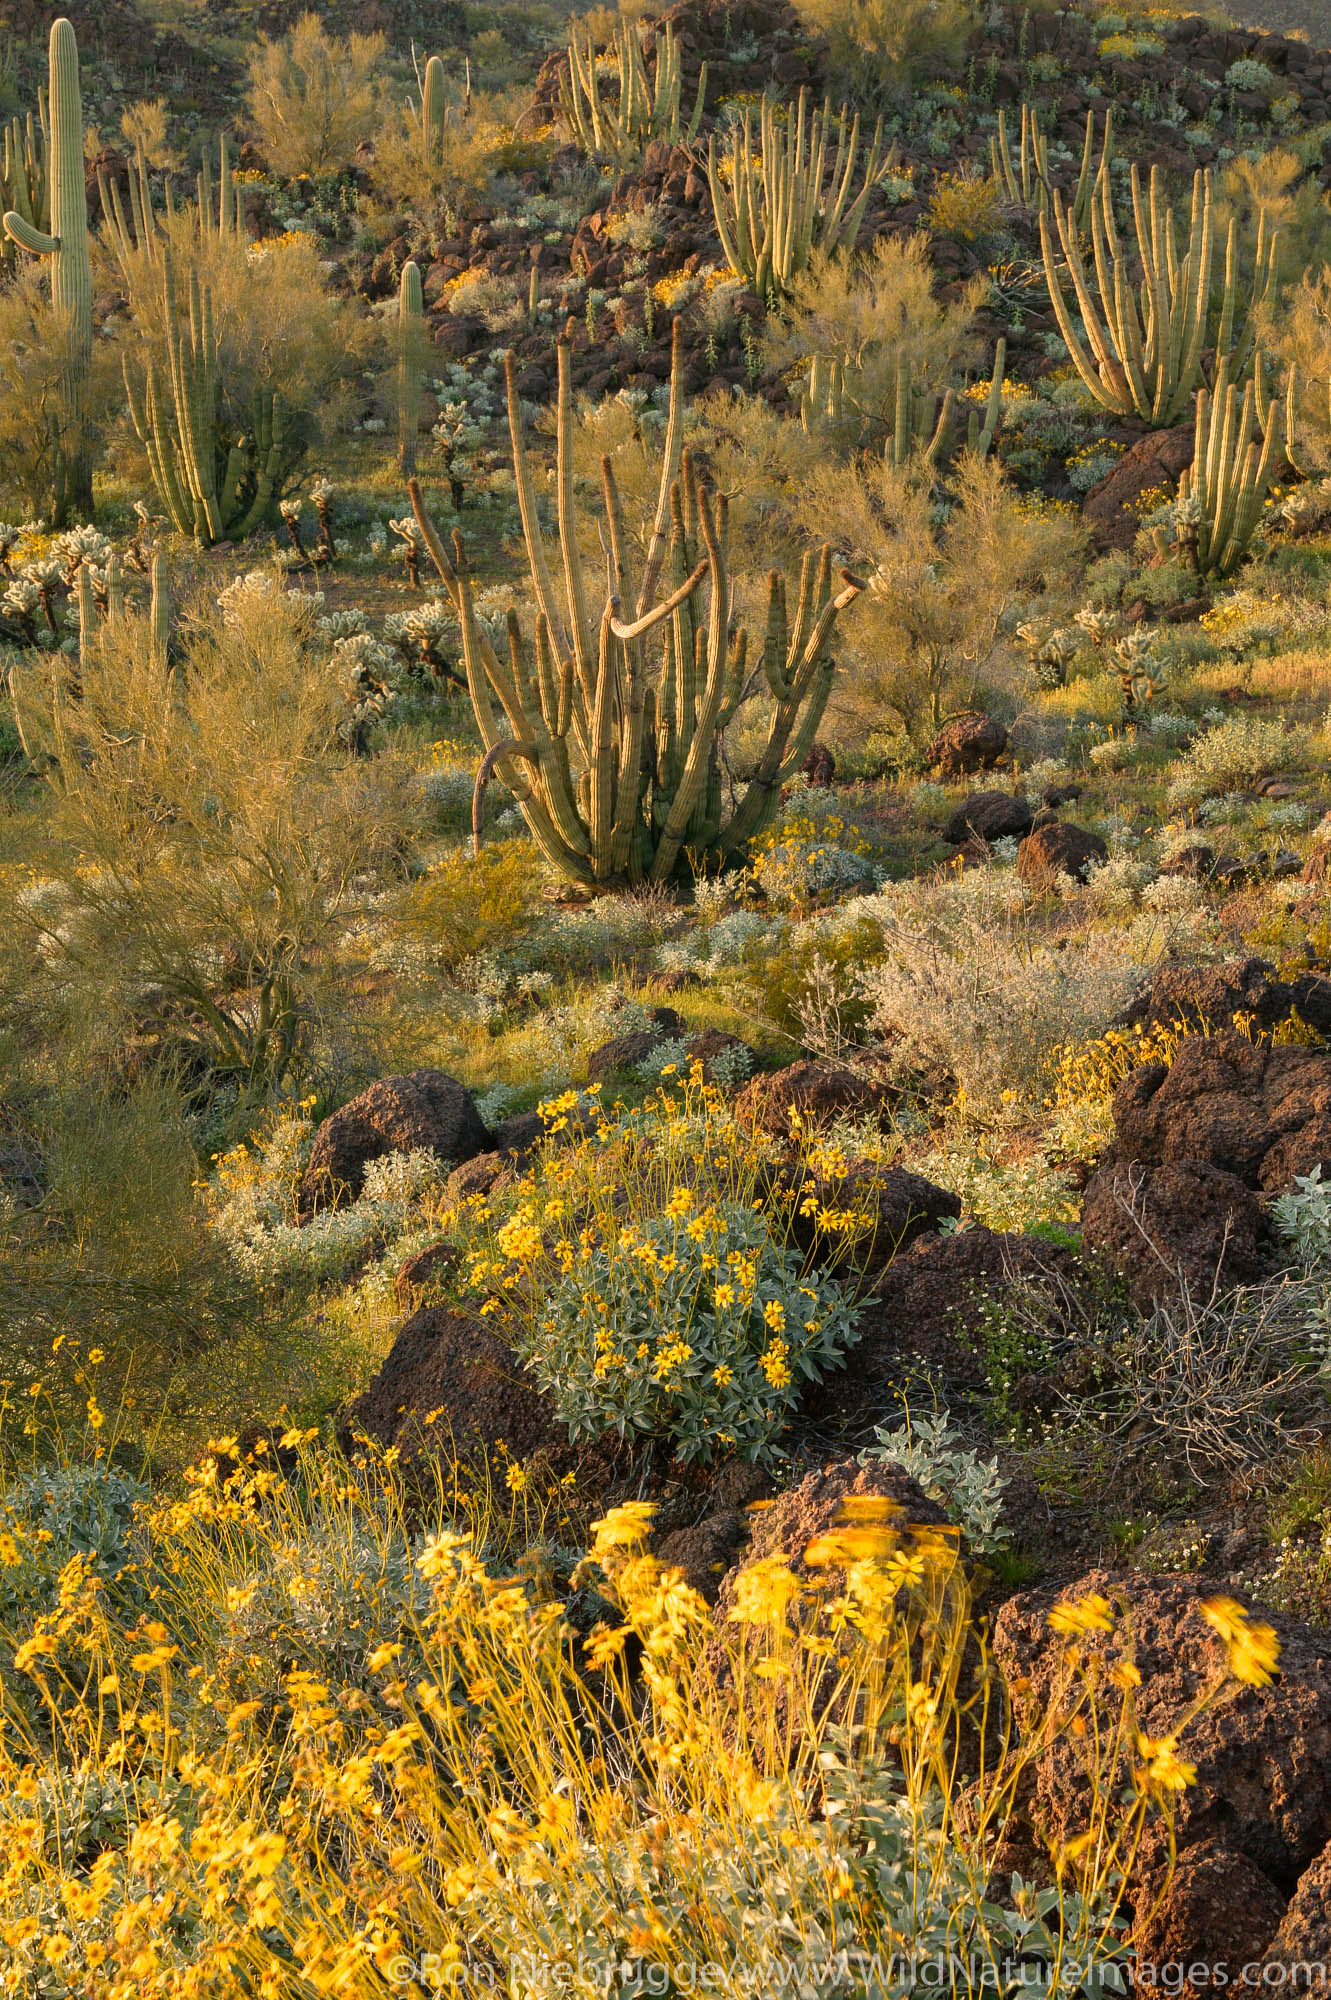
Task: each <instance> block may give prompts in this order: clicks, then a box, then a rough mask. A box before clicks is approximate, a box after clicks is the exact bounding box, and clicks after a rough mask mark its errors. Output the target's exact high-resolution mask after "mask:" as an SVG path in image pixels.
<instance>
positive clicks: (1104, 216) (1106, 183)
mask: <svg viewBox="0 0 1331 2000" xmlns="http://www.w3.org/2000/svg"><path fill="white" fill-rule="evenodd" d="M1130 184H1131V189H1132V213H1133V225H1134V233H1135V235H1136V238H1137V255H1138V258H1139V260H1140V264H1141V268H1142V272H1143V277H1142V282H1141V285H1140V287H1139V288H1134V286H1133V283H1132V281H1131V278H1130V276H1129V270H1130V261H1129V259H1128V257H1127V256H1126V255H1125V253H1124V250H1123V246H1122V243H1121V242H1120V240H1119V234H1118V225H1117V222H1116V221H1115V218H1114V199H1113V190H1112V187H1111V185H1110V176H1109V173H1108V171H1107V168H1106V166H1105V165H1103V164H1102V166H1101V168H1100V173H1099V175H1098V177H1097V180H1096V186H1095V196H1094V199H1093V200H1092V203H1091V240H1092V249H1093V254H1094V262H1095V277H1094V282H1092V279H1091V277H1090V275H1089V273H1088V271H1087V268H1086V263H1085V260H1084V258H1083V256H1082V250H1081V245H1080V242H1079V241H1078V233H1077V225H1076V220H1075V217H1074V216H1073V214H1072V212H1071V210H1070V209H1068V208H1067V207H1065V205H1064V204H1063V203H1061V202H1060V201H1059V200H1058V199H1057V197H1055V198H1054V200H1053V202H1052V214H1053V219H1054V224H1055V226H1056V231H1057V237H1058V242H1059V244H1060V245H1061V248H1062V257H1063V261H1064V263H1065V264H1066V270H1067V274H1068V276H1069V277H1070V279H1071V281H1072V290H1073V296H1074V298H1075V301H1076V307H1077V312H1078V313H1080V315H1081V320H1082V324H1083V325H1084V327H1085V329H1086V337H1085V339H1083V338H1082V335H1081V333H1080V331H1079V330H1078V327H1077V324H1076V318H1075V316H1074V314H1073V311H1072V309H1071V307H1070V305H1069V303H1068V299H1067V296H1066V294H1065V291H1064V284H1063V277H1062V274H1061V271H1060V259H1059V256H1058V252H1057V250H1056V248H1055V240H1054V239H1055V230H1054V229H1051V227H1050V219H1049V216H1048V215H1041V217H1040V246H1041V250H1042V252H1043V255H1044V269H1045V281H1046V283H1047V284H1048V287H1049V298H1050V302H1051V304H1052V305H1053V308H1054V315H1055V317H1056V319H1057V321H1058V330H1059V332H1060V333H1061V334H1062V336H1063V339H1064V340H1065V342H1066V343H1067V348H1068V352H1069V353H1070V355H1071V356H1072V360H1073V363H1074V364H1075V366H1076V369H1077V372H1078V374H1079V375H1080V376H1081V378H1082V380H1083V382H1085V384H1086V386H1087V388H1088V389H1089V390H1090V391H1091V393H1092V395H1093V396H1094V397H1095V398H1096V400H1097V401H1098V402H1099V403H1100V404H1101V405H1102V406H1103V407H1104V408H1105V409H1107V410H1112V411H1113V412H1114V413H1115V415H1117V416H1131V415H1134V414H1135V415H1137V416H1139V417H1144V418H1146V420H1147V422H1148V423H1152V424H1159V425H1162V426H1163V425H1166V424H1173V423H1177V422H1178V420H1179V418H1180V417H1181V416H1183V415H1184V414H1185V412H1186V411H1187V408H1188V405H1189V403H1190V402H1191V400H1192V394H1193V391H1194V390H1195V389H1196V387H1197V385H1198V383H1199V382H1200V381H1201V379H1202V356H1203V354H1204V352H1205V350H1206V349H1207V348H1208V347H1209V346H1210V345H1211V344H1212V343H1211V340H1210V335H1209V320H1210V311H1211V303H1212V297H1213V293H1214V285H1213V263H1214V237H1213V231H1212V223H1211V179H1210V175H1209V174H1205V173H1200V172H1199V173H1198V174H1197V175H1196V177H1195V178H1194V180H1193V184H1192V214H1191V218H1190V222H1189V229H1188V247H1187V250H1186V251H1185V253H1184V254H1183V256H1182V257H1180V256H1179V254H1178V240H1177V233H1176V229H1175V222H1174V212H1173V210H1172V208H1170V206H1169V204H1168V203H1167V202H1166V201H1165V200H1164V197H1163V194H1162V192H1161V182H1160V174H1159V169H1158V168H1155V167H1153V168H1152V169H1151V180H1150V191H1149V194H1147V195H1143V193H1142V188H1141V182H1140V180H1139V178H1138V174H1137V168H1136V165H1135V163H1134V165H1133V168H1132V173H1131V183H1130ZM1275 275H1276V259H1275V238H1274V236H1273V235H1271V234H1270V233H1269V232H1268V230H1267V227H1266V217H1265V214H1263V216H1262V218H1261V223H1260V225H1259V233H1258V243H1257V269H1256V275H1255V277H1254V281H1253V288H1252V293H1251V296H1250V298H1249V300H1248V310H1247V314H1246V316H1245V320H1244V325H1243V328H1242V331H1241V332H1240V334H1239V336H1238V338H1237V340H1236V339H1235V335H1234V319H1235V312H1236V308H1237V305H1238V295H1239V272H1238V247H1237V242H1236V237H1235V229H1234V224H1233V223H1232V222H1231V223H1230V227H1229V239H1228V243H1227V246H1226V251H1225V275H1224V280H1223V285H1222V289H1221V301H1220V324H1219V330H1218V333H1217V335H1216V339H1215V342H1214V345H1215V351H1216V353H1217V355H1219V356H1221V357H1228V359H1229V363H1230V374H1231V376H1237V375H1239V374H1241V373H1242V372H1243V370H1244V369H1245V368H1246V367H1247V365H1248V363H1249V362H1250V360H1251V358H1252V353H1253V347H1254V342H1255V338H1256V324H1257V318H1258V315H1259V313H1260V312H1261V310H1262V308H1263V307H1264V306H1265V304H1266V303H1267V301H1268V300H1269V299H1270V297H1271V296H1272V293H1273V290H1274V286H1275ZM1088 342H1089V350H1090V351H1089V352H1088V350H1087V343H1088Z"/></svg>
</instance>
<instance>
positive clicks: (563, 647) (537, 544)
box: [504, 354, 572, 661]
mask: <svg viewBox="0 0 1331 2000" xmlns="http://www.w3.org/2000/svg"><path fill="white" fill-rule="evenodd" d="M504 379H505V383H506V386H507V390H508V434H509V439H510V442H511V444H512V447H513V478H514V483H515V485H516V487H517V491H518V513H519V516H520V518H521V521H522V538H523V540H524V542H525V543H526V545H527V565H528V568H529V569H530V571H531V580H532V587H533V589H534V590H535V592H536V602H537V604H538V605H539V607H540V610H541V613H542V615H543V616H544V618H545V620H546V622H547V623H548V625H549V627H550V638H551V642H552V644H553V645H554V648H555V652H556V655H557V656H558V657H559V659H560V660H561V661H562V660H566V659H569V658H570V657H571V656H572V649H571V647H570V646H569V642H568V637H567V635H566V633H565V631H564V621H563V619H562V618H561V616H560V613H559V605H558V602H557V601H556V598H555V590H554V584H553V582H552V581H551V577H550V565H549V562H548V560H547V557H546V553H545V537H544V534H543V532H542V529H541V517H540V513H539V511H538V509H537V504H536V488H535V484H534V482H533V480H532V473H531V461H530V460H529V458H528V456H527V447H526V444H525V442H524V439H523V435H522V405H521V401H520V399H519V396H518V373H517V367H516V365H515V363H514V359H513V356H512V354H509V355H508V357H507V358H506V360H505V362H504Z"/></svg>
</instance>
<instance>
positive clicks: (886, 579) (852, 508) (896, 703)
mask: <svg viewBox="0 0 1331 2000" xmlns="http://www.w3.org/2000/svg"><path fill="white" fill-rule="evenodd" d="M801 512H802V516H803V519H804V523H805V526H806V527H807V528H808V529H809V530H810V532H812V533H815V534H818V535H826V536H827V537H828V539H829V540H831V541H833V542H835V543H836V544H837V545H838V546H839V547H841V548H843V549H848V550H849V551H850V554H851V561H852V566H858V567H860V568H862V570H863V571H864V572H865V573H866V574H867V575H868V578H869V589H868V590H867V591H866V592H865V594H864V596H863V597H862V598H861V599H860V600H859V603H858V604H857V606H856V608H855V614H854V618H853V622H849V621H848V630H849V631H850V632H851V633H852V634H853V636H854V641H855V645H856V651H857V654H858V662H859V663H858V665H857V666H856V667H855V668H854V669H853V670H852V672H851V673H850V675H848V679H849V680H850V683H851V685H850V688H849V689H848V690H847V691H846V692H845V693H844V694H843V696H842V699H843V701H844V702H846V703H847V704H848V705H851V706H855V707H857V708H858V709H859V710H860V711H861V712H868V713H872V714H873V715H874V716H875V718H876V719H878V720H881V715H882V710H883V709H884V708H887V709H889V710H891V711H893V712H894V713H895V714H897V715H899V716H900V717H901V720H902V722H903V723H904V725H905V726H906V728H907V729H909V730H910V732H911V733H912V735H915V734H917V733H922V732H924V731H928V733H929V734H930V735H932V734H934V733H935V732H936V731H937V730H938V729H939V727H940V726H941V724H942V722H943V720H944V718H945V716H946V715H947V714H948V713H949V712H950V711H952V710H955V709H958V708H963V707H968V706H972V705H973V704H974V702H975V700H976V697H977V692H978V688H979V686H980V683H981V681H982V678H983V677H984V676H985V675H986V674H989V673H991V672H992V671H993V670H994V667H995V664H996V662H997V660H998V659H999V657H1000V656H1001V654H1002V651H1003V646H1004V634H1005V630H1006V628H1008V627H1010V626H1015V625H1016V623H1017V622H1018V619H1019V617H1020V616H1021V612H1022V607H1023V606H1025V605H1026V604H1027V602H1028V601H1029V600H1031V599H1033V598H1036V597H1038V596H1039V595H1041V594H1042V593H1047V592H1050V591H1052V590H1053V589H1054V588H1056V587H1059V586H1064V585H1066V583H1067V582H1068V580H1069V579H1070V577H1071V576H1072V575H1073V574H1074V573H1075V567H1076V563H1077V559H1078V556H1079V554H1080V550H1081V547H1082V533H1081V530H1080V528H1079V527H1078V526H1077V524H1076V523H1075V522H1074V521H1072V520H1070V519H1068V518H1067V517H1066V516H1064V515H1062V514H1059V513H1056V512H1049V511H1044V510H1039V509H1035V508H1032V507H1031V505H1030V504H1029V503H1028V502H1026V501H1024V500H1022V499H1021V498H1020V497H1019V496H1018V495H1017V494H1016V493H1014V492H1013V490H1012V489H1011V487H1010V486H1009V485H1008V484H1007V482H1006V480H1005V479H1004V476H1003V474H1002V472H1001V470H1000V469H999V467H998V466H997V465H995V464H993V463H991V462H989V461H988V460H985V459H981V458H979V457H976V456H975V455H973V454H969V453H967V454H965V455H964V456H963V458H962V460H961V462H960V466H959V468H958V473H957V478H956V491H955V495H954V499H953V504H952V505H950V506H949V507H948V509H947V510H946V511H945V513H944V514H943V518H942V519H941V520H940V518H939V512H940V510H937V509H936V507H935V503H934V499H933V494H932V490H931V481H930V480H929V479H927V478H923V477H918V476H916V475H913V474H912V473H910V472H909V471H903V470H899V469H897V468H896V467H894V466H891V465H888V464H886V463H880V464H878V465H876V466H874V465H872V464H869V463H866V464H864V465H862V466H860V467H859V468H857V469H855V470H854V471H849V470H847V469H846V468H844V467H841V466H837V465H834V464H824V465H823V466H822V467H820V468H819V470H818V471H817V472H816V473H815V475H814V477H813V478H812V480H811V481H810V486H809V491H808V493H807V495H806V496H805V499H804V501H803V505H802V509H801Z"/></svg>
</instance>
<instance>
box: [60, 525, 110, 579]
mask: <svg viewBox="0 0 1331 2000" xmlns="http://www.w3.org/2000/svg"><path fill="white" fill-rule="evenodd" d="M51 553H52V555H53V556H55V557H56V558H57V559H58V560H59V561H60V562H62V563H63V564H64V566H65V582H66V583H67V584H68V585H69V586H70V588H71V589H73V587H74V582H75V579H76V578H77V576H78V573H79V565H80V564H81V563H92V564H94V565H95V566H96V567H97V568H99V569H104V568H105V567H106V565H107V563H108V562H109V561H110V560H111V554H112V546H111V543H110V541H109V540H108V539H107V537H106V536H105V535H104V534H103V533H102V531H101V529H100V528H94V527H90V526H85V527H80V528H67V529H66V530H65V532H64V534H63V535H57V536H56V538H55V540H54V541H53V542H52V544H51Z"/></svg>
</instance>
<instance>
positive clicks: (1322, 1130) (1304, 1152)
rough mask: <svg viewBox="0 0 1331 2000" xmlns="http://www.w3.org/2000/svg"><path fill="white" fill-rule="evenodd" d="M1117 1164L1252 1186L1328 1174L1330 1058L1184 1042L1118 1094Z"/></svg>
mask: <svg viewBox="0 0 1331 2000" xmlns="http://www.w3.org/2000/svg"><path fill="white" fill-rule="evenodd" d="M1113 1110H1114V1124H1115V1128H1116V1139H1115V1145H1114V1157H1115V1158H1116V1159H1125V1160H1145V1161H1150V1162H1152V1163H1159V1162H1164V1161H1170V1160H1203V1161H1206V1162H1208V1163H1209V1164H1210V1165H1211V1166H1214V1167H1223V1168H1224V1170H1225V1171H1226V1172H1227V1173H1231V1174H1236V1175H1237V1176H1238V1178H1239V1179H1240V1180H1242V1181H1244V1182H1246V1184H1247V1185H1248V1186H1249V1187H1260V1188H1265V1189H1267V1190H1268V1191H1274V1190H1276V1189H1280V1188H1287V1187H1289V1186H1290V1184H1291V1183H1292V1181H1293V1179H1294V1177H1295V1175H1296V1174H1307V1173H1311V1172H1312V1170H1313V1168H1314V1167H1316V1166H1321V1168H1322V1171H1323V1173H1324V1174H1331V1056H1326V1055H1322V1054H1319V1053H1318V1052H1316V1051H1315V1050H1312V1049H1308V1048H1300V1047H1285V1046H1282V1047H1273V1046H1271V1045H1269V1044H1267V1043H1255V1042H1250V1041H1248V1040H1247V1039H1246V1038H1245V1037H1244V1036H1243V1035H1240V1034H1238V1033H1236V1032H1235V1031H1233V1030H1226V1031H1224V1032H1222V1033H1220V1034H1215V1035H1209V1036H1206V1037H1200V1036H1198V1037H1190V1038H1188V1039H1187V1040H1185V1041H1182V1042H1180V1044H1179V1046H1178V1051H1177V1053H1176V1055H1175V1057H1174V1061H1173V1063H1172V1064H1171V1065H1170V1066H1169V1067H1168V1068H1167V1067H1166V1066H1165V1065H1164V1064H1163V1063H1149V1064H1146V1065H1145V1066H1143V1067H1142V1068H1141V1069H1135V1070H1132V1071H1130V1072H1129V1074H1128V1075H1127V1076H1126V1077H1125V1078H1124V1079H1123V1081H1122V1083H1121V1084H1120V1085H1119V1087H1118V1089H1117V1090H1116V1091H1115V1093H1114V1103H1113Z"/></svg>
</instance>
